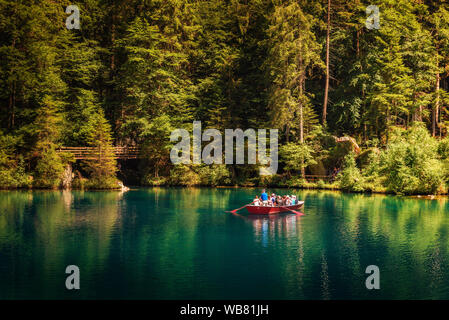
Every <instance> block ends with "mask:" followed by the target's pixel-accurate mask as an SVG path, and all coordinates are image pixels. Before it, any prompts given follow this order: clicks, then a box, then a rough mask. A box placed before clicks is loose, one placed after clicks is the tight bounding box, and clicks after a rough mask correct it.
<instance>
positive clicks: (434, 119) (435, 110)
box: [432, 72, 440, 137]
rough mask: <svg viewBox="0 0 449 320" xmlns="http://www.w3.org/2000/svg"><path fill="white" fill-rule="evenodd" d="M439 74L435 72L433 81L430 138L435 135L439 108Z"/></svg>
mask: <svg viewBox="0 0 449 320" xmlns="http://www.w3.org/2000/svg"><path fill="white" fill-rule="evenodd" d="M439 91H440V73H438V72H437V74H436V80H435V93H436V97H435V106H434V108H433V110H432V137H435V135H436V127H437V122H438V112H439V108H440V93H439Z"/></svg>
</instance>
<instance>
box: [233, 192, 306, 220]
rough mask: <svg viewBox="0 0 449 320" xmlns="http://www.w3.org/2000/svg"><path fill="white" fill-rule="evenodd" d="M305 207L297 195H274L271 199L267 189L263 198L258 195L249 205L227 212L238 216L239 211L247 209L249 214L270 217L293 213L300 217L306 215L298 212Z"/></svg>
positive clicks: (262, 195) (263, 193)
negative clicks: (270, 215) (271, 215)
mask: <svg viewBox="0 0 449 320" xmlns="http://www.w3.org/2000/svg"><path fill="white" fill-rule="evenodd" d="M303 205H304V201H298V200H297V199H296V196H295V195H284V196H280V195H276V194H274V193H272V194H271V197H270V196H268V194H267V193H266V192H265V189H263V190H262V194H261V196H260V197H259V196H258V195H256V197H255V198H254V200H253V202H251V203H248V204H246V205H244V206H243V207H240V208H238V209H234V210H232V211H226V212H230V213H232V214H236V213H237V211H239V210H241V209H243V208H246V210H247V211H248V213H249V214H257V215H269V214H278V213H283V212H291V213H295V214H297V215H299V216H303V215H304V213H302V212H298V211H296V210H298V209H300V208H302V206H303Z"/></svg>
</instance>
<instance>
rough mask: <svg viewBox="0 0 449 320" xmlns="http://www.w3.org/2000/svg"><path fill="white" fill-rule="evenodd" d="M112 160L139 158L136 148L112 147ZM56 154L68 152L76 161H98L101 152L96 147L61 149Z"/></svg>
mask: <svg viewBox="0 0 449 320" xmlns="http://www.w3.org/2000/svg"><path fill="white" fill-rule="evenodd" d="M113 149H114V150H113V152H114V157H113V158H114V159H124V160H128V159H137V158H139V154H140V153H139V148H138V147H114V148H113ZM57 151H58V152H69V153H71V154H73V155H74V156H75V159H76V160H98V158H100V156H101V155H102V152H101V150H100V149H98V148H97V147H61V148H59V149H57Z"/></svg>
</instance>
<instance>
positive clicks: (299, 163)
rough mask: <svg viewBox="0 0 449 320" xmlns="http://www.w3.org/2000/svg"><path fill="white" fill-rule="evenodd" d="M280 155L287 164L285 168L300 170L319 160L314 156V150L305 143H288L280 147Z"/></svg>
mask: <svg viewBox="0 0 449 320" xmlns="http://www.w3.org/2000/svg"><path fill="white" fill-rule="evenodd" d="M279 157H280V159H281V161H282V162H283V163H284V164H285V168H284V169H285V170H287V171H290V170H293V171H300V170H301V169H303V168H306V167H308V166H309V165H312V164H316V163H317V162H316V161H315V160H314V157H313V150H312V148H311V147H310V146H308V145H307V144H305V143H293V142H290V143H287V144H285V145H283V146H281V147H280V148H279Z"/></svg>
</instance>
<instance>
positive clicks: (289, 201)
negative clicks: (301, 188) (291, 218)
mask: <svg viewBox="0 0 449 320" xmlns="http://www.w3.org/2000/svg"><path fill="white" fill-rule="evenodd" d="M291 204H292V200H291V198H290V196H288V195H287V196H286V197H285V205H286V206H289V205H291Z"/></svg>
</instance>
